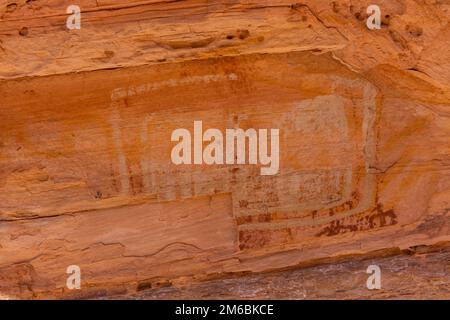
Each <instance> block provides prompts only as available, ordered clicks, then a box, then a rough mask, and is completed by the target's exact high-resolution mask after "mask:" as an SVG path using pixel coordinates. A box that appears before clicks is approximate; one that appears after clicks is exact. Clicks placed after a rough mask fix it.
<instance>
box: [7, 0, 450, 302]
mask: <svg viewBox="0 0 450 320" xmlns="http://www.w3.org/2000/svg"><path fill="white" fill-rule="evenodd" d="M371 3H372V2H371V1H364V0H360V1H303V2H288V1H283V0H279V1H278V0H270V1H269V0H267V1H255V2H251V1H239V0H229V1H218V0H211V1H210V0H187V1H128V2H126V1H119V0H110V1H107V0H101V1H100V0H97V1H90V0H81V1H79V2H78V3H77V4H78V5H79V6H80V7H81V9H82V15H81V19H82V20H81V21H82V22H81V23H82V25H81V29H80V30H68V29H67V28H66V19H67V14H66V8H67V6H68V5H70V4H72V3H71V1H63V0H60V1H45V0H42V1H41V0H38V1H0V129H1V130H0V296H1V297H4V298H8V297H9V298H25V299H30V298H64V297H77V298H96V297H100V296H101V297H105V296H106V297H118V296H119V297H124V296H129V297H134V298H179V297H186V296H187V295H190V294H192V295H193V296H195V297H199V298H205V297H206V298H208V297H209V298H216V297H228V298H233V297H241V298H357V297H374V298H390V297H391V298H392V297H403V298H407V297H416V298H421V297H427V298H449V293H448V292H449V285H450V283H449V277H448V274H449V265H450V261H449V257H448V242H449V239H450V231H449V222H450V219H449V208H450V204H449V202H450V179H449V177H450V156H449V155H450V143H449V138H448V137H449V134H450V111H449V110H450V62H449V61H450V59H449V58H450V54H449V53H448V50H447V49H448V46H449V44H450V33H449V27H448V22H449V18H450V12H449V10H450V3H449V2H448V1H424V2H416V1H412V0H411V1H410V0H402V1H400V0H398V1H397V0H396V1H376V3H377V4H378V5H379V6H380V7H381V10H382V28H381V29H380V30H369V29H368V28H367V27H366V24H365V23H366V19H367V14H366V8H367V6H368V5H369V4H371ZM196 120H201V121H202V122H203V127H204V129H205V130H206V129H208V128H218V129H220V130H225V129H226V128H237V127H239V128H242V129H248V128H279V130H280V137H279V139H280V168H279V172H278V174H276V175H272V176H263V175H261V174H260V166H259V165H257V166H254V165H253V166H251V165H205V164H203V165H181V166H180V165H174V164H173V163H172V162H171V149H172V147H173V145H174V143H173V142H172V141H171V133H172V131H173V130H175V129H177V128H187V129H189V130H191V131H192V130H193V123H194V121H196ZM417 248H420V250H417ZM377 261H379V264H380V265H381V266H382V267H383V268H384V269H383V270H386V279H387V280H386V287H383V289H382V290H381V291H377V292H371V291H368V290H367V288H366V287H365V268H367V264H370V263H372V264H373V263H376V262H377ZM429 264H432V266H430V265H429ZM69 265H79V266H80V268H81V270H82V289H81V290H78V291H77V290H75V291H71V290H68V289H67V288H66V278H67V274H66V268H67V266H69ZM400 265H401V267H400ZM405 265H406V266H405ZM286 270H288V271H286ZM361 273H362V274H364V276H362V275H361ZM319 275H322V276H323V277H324V278H323V281H322V280H314V279H317V277H319ZM299 276H302V277H303V280H304V281H303V280H302V281H300V279H298V277H299ZM305 277H306V280H305V279H304V278H305ZM408 277H409V278H408ZM294 278H295V279H297V282H296V281H291V280H292V279H294ZM308 279H309V280H308ZM345 279H347V280H348V279H349V281H350V282H351V283H352V285H351V286H345V285H343V284H342V283H343V282H345V281H346V280H345ZM405 279H410V280H411V281H410V282H408V281H407V280H405ZM255 282H257V283H259V284H260V287H258V284H255ZM238 283H239V284H240V285H239V287H238V288H237V289H236V286H237V284H238ZM272 284H273V285H272ZM436 284H438V285H436ZM289 286H293V288H294V289H292V290H287V291H283V287H289ZM161 287H164V288H163V289H158V288H161ZM167 287H168V288H167ZM300 287H301V288H300ZM242 288H244V289H242ZM245 288H246V289H245ZM258 288H259V289H261V290H259V289H258ZM247 289H248V291H246V290H247ZM342 290H343V291H342ZM288 291H289V292H291V293H292V294H291V295H290V294H289V293H288ZM243 292H244V293H243ZM245 292H252V293H251V294H246V293H245Z"/></svg>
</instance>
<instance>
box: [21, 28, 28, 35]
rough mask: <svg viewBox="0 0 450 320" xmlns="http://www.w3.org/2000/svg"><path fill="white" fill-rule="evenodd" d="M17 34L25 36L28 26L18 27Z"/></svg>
mask: <svg viewBox="0 0 450 320" xmlns="http://www.w3.org/2000/svg"><path fill="white" fill-rule="evenodd" d="M19 34H20V35H21V36H23V37H24V36H26V35H27V34H28V28H27V27H23V28H22V29H20V31H19Z"/></svg>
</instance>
